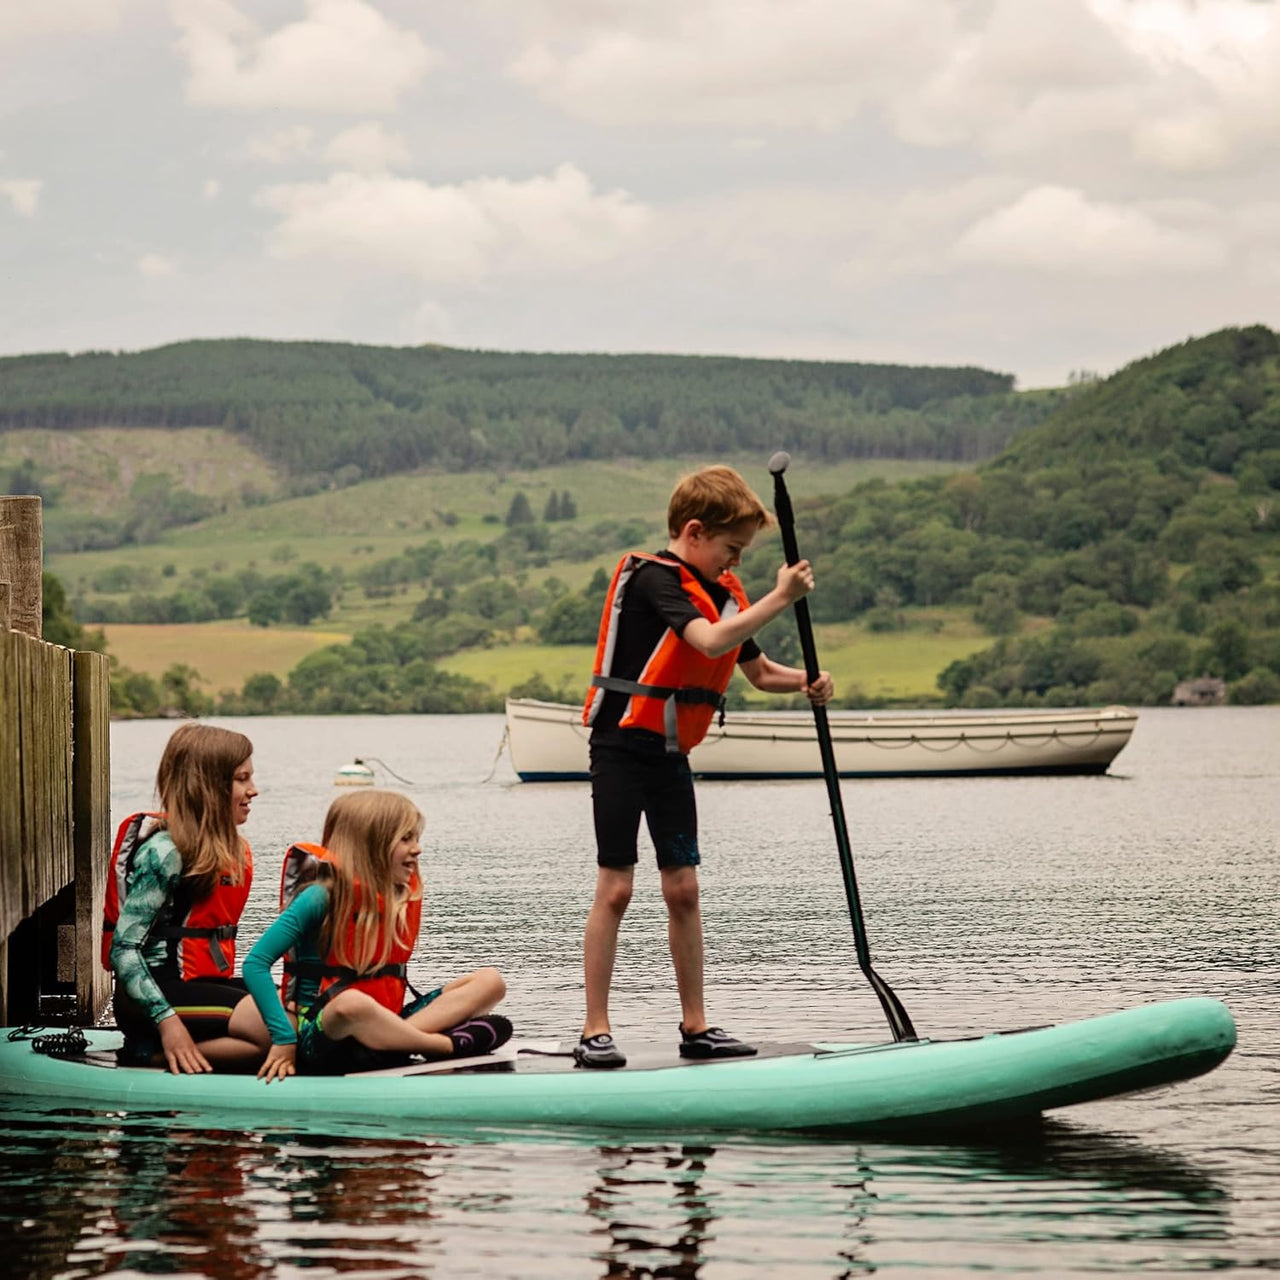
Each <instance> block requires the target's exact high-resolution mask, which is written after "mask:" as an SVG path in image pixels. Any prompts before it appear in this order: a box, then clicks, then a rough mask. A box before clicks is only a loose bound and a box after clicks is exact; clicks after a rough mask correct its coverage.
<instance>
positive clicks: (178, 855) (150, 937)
mask: <svg viewBox="0 0 1280 1280" xmlns="http://www.w3.org/2000/svg"><path fill="white" fill-rule="evenodd" d="M156 794H157V795H158V796H159V799H160V803H161V805H162V807H163V808H162V811H161V812H155V813H136V814H133V815H131V816H130V817H128V818H126V819H125V820H124V822H123V823H122V824H121V826H120V831H119V834H118V835H117V837H116V845H115V849H114V851H113V853H112V858H111V874H110V877H109V880H108V885H107V898H106V906H105V909H104V913H103V933H102V959H103V963H104V965H106V966H107V967H108V968H110V969H111V970H112V971H113V972H114V973H115V976H116V987H115V997H114V1010H115V1016H116V1025H117V1026H118V1027H119V1028H120V1029H121V1030H122V1031H123V1032H124V1035H125V1044H124V1048H123V1049H122V1050H121V1054H120V1057H121V1060H122V1062H124V1063H126V1064H128V1065H135V1066H146V1065H152V1064H154V1065H165V1066H167V1067H168V1069H169V1070H170V1071H172V1072H174V1073H175V1074H176V1073H179V1072H203V1071H214V1070H232V1071H234V1070H246V1069H249V1068H251V1067H254V1066H256V1065H257V1063H258V1062H259V1061H261V1059H262V1055H263V1053H264V1052H265V1051H266V1049H267V1046H268V1044H269V1043H270V1040H269V1037H268V1036H267V1030H266V1027H265V1025H264V1024H263V1022H262V1019H261V1018H260V1017H259V1016H258V1012H257V1010H256V1008H255V1007H254V1005H253V1002H252V1000H250V999H249V998H248V995H247V993H246V988H245V986H244V983H243V982H242V981H240V980H239V979H237V978H235V977H234V970H235V954H236V953H235V939H236V931H237V927H238V925H239V921H240V915H241V912H242V911H243V910H244V904H245V900H246V899H247V898H248V896H249V888H250V886H251V884H252V883H253V853H252V851H251V849H250V848H249V843H248V841H246V840H245V839H244V838H243V837H242V836H241V835H240V832H239V827H241V826H242V825H243V824H244V823H245V821H246V820H247V819H248V817H249V808H250V805H251V804H252V802H253V798H254V796H256V795H257V794H258V789H257V787H256V786H255V785H254V781H253V743H251V742H250V741H249V739H248V738H246V737H245V736H244V734H242V733H234V732H232V731H231V730H229V729H219V728H216V727H214V726H213V725H205V724H185V725H183V726H182V727H181V728H180V729H178V730H177V731H176V732H175V733H174V734H173V735H172V736H171V737H170V738H169V741H168V743H167V744H166V746H165V749H164V754H163V755H162V756H161V758H160V767H159V769H158V770H157V772H156Z"/></svg>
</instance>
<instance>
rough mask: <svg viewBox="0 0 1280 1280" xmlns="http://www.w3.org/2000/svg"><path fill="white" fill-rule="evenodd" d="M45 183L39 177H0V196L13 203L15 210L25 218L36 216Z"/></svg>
mask: <svg viewBox="0 0 1280 1280" xmlns="http://www.w3.org/2000/svg"><path fill="white" fill-rule="evenodd" d="M43 188H44V183H43V182H41V180H40V179H39V178H0V196H4V197H5V199H7V200H8V201H9V203H10V204H11V205H13V211H14V212H15V213H20V214H21V215H22V216H23V217H24V218H32V217H34V216H35V212H36V207H37V206H38V205H39V203H40V192H41V191H42V190H43Z"/></svg>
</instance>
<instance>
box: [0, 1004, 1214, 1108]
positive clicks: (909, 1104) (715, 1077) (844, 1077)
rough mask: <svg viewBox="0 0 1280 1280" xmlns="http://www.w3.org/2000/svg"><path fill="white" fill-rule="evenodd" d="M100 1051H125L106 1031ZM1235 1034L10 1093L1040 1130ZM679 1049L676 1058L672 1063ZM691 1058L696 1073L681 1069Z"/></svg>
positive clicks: (24, 1047)
mask: <svg viewBox="0 0 1280 1280" xmlns="http://www.w3.org/2000/svg"><path fill="white" fill-rule="evenodd" d="M90 1039H91V1042H92V1045H93V1048H94V1050H96V1051H99V1052H97V1053H91V1054H90V1055H89V1057H90V1058H97V1059H98V1060H99V1061H100V1062H102V1063H109V1062H111V1061H112V1060H113V1057H112V1055H110V1054H109V1053H103V1052H101V1051H102V1050H109V1049H111V1048H113V1047H114V1046H115V1045H116V1044H118V1043H119V1040H118V1035H117V1034H116V1033H114V1032H102V1031H95V1032H92V1033H90ZM1235 1039H1236V1030H1235V1024H1234V1022H1233V1020H1232V1017H1231V1014H1230V1012H1229V1011H1228V1010H1227V1009H1226V1007H1225V1006H1224V1005H1222V1004H1221V1003H1220V1002H1218V1001H1216V1000H1210V999H1204V998H1195V999H1185V1000H1172V1001H1164V1002H1162V1003H1159V1004H1153V1005H1145V1006H1141V1007H1139V1008H1134V1009H1128V1010H1124V1011H1121V1012H1119V1013H1113V1014H1106V1015H1103V1016H1101V1017H1096V1018H1089V1019H1085V1020H1083V1021H1079V1022H1074V1023H1065V1024H1062V1025H1060V1026H1053V1027H1042V1028H1035V1029H1031V1030H1026V1031H1015V1032H1003V1033H995V1034H992V1035H986V1036H980V1037H974V1038H971V1039H965V1040H952V1041H919V1042H904V1043H900V1044H893V1043H887V1044H875V1045H842V1046H814V1045H805V1046H781V1047H778V1048H775V1049H773V1050H771V1051H767V1052H765V1053H762V1055H761V1056H760V1057H759V1058H753V1059H740V1060H736V1061H731V1062H719V1063H696V1064H695V1063H681V1060H679V1059H678V1058H676V1057H675V1055H674V1053H672V1052H671V1051H670V1050H669V1049H668V1050H665V1051H663V1050H657V1051H654V1054H655V1055H656V1056H646V1054H645V1053H644V1052H641V1053H638V1054H636V1055H635V1056H633V1058H632V1060H631V1063H630V1065H628V1066H627V1067H626V1068H625V1069H623V1070H620V1071H583V1070H575V1069H573V1068H572V1065H571V1062H570V1060H569V1059H568V1058H567V1057H566V1056H554V1057H552V1056H546V1055H545V1054H542V1055H533V1056H531V1057H529V1058H527V1059H526V1058H525V1057H524V1055H520V1056H517V1057H516V1058H514V1060H512V1059H508V1060H507V1061H505V1062H496V1063H495V1062H489V1063H487V1064H481V1065H476V1066H473V1067H472V1068H471V1069H467V1070H463V1069H453V1070H449V1071H447V1072H440V1071H439V1070H438V1069H437V1070H434V1071H432V1072H431V1073H428V1074H423V1075H412V1074H408V1075H406V1074H387V1073H374V1074H372V1075H370V1076H346V1077H309V1078H300V1077H294V1078H292V1079H289V1080H286V1081H283V1082H280V1083H276V1084H272V1085H265V1084H263V1083H261V1082H260V1081H258V1080H256V1079H254V1078H252V1077H248V1076H229V1075H213V1076H210V1075H203V1076H174V1075H170V1074H168V1073H167V1072H163V1071H157V1070H145V1069H138V1068H127V1067H115V1066H112V1065H95V1064H94V1063H93V1062H91V1061H85V1060H69V1059H59V1058H54V1057H49V1056H46V1055H43V1054H39V1053H36V1052H35V1051H34V1050H33V1049H32V1047H31V1044H30V1042H29V1041H8V1042H4V1043H0V1089H2V1090H3V1092H4V1093H6V1094H10V1095H25V1096H28V1097H31V1098H33V1099H34V1098H39V1099H41V1100H43V1102H45V1103H48V1104H57V1105H76V1104H81V1105H84V1104H89V1105H98V1106H102V1107H106V1108H110V1109H113V1110H128V1111H157V1110H161V1111H177V1112H183V1113H187V1114H194V1115H197V1116H202V1117H205V1118H206V1121H207V1123H209V1124H210V1126H211V1127H226V1124H227V1116H228V1115H229V1114H230V1115H234V1116H235V1117H238V1118H239V1119H238V1122H239V1123H242V1124H243V1123H252V1122H263V1121H266V1122H274V1123H287V1124H290V1125H299V1124H306V1123H308V1122H310V1123H313V1124H319V1125H321V1126H326V1125H332V1124H333V1122H334V1121H335V1120H338V1119H342V1120H347V1121H372V1122H377V1123H380V1124H385V1125H387V1126H390V1127H392V1128H394V1129H397V1130H399V1131H402V1132H403V1131H412V1132H418V1131H421V1129H422V1127H423V1126H424V1125H443V1126H447V1127H451V1126H456V1125H466V1126H473V1125H474V1126H483V1127H500V1128H508V1127H523V1126H551V1127H556V1128H561V1127H582V1126H586V1127H590V1128H604V1129H624V1130H628V1131H634V1130H664V1131H672V1130H732V1131H745V1132H771V1133H775V1132H787V1131H795V1132H810V1131H830V1132H839V1133H860V1132H866V1133H872V1132H885V1133H906V1132H927V1131H934V1130H944V1129H954V1128H963V1127H967V1126H974V1125H982V1126H989V1125H991V1124H995V1123H1001V1124H1003V1123H1013V1122H1019V1121H1026V1120H1030V1119H1032V1118H1034V1117H1036V1116H1038V1115H1040V1114H1041V1113H1042V1112H1044V1111H1047V1110H1051V1109H1055V1108H1059V1107H1065V1106H1070V1105H1074V1104H1078V1103H1083V1102H1090V1101H1095V1100H1097V1099H1099V1098H1105V1097H1110V1096H1113V1095H1116V1094H1120V1093H1132V1092H1134V1091H1137V1090H1142V1089H1150V1088H1154V1087H1157V1086H1160V1085H1166V1084H1170V1083H1173V1082H1175V1081H1178V1080H1185V1079H1188V1078H1190V1077H1192V1076H1196V1075H1199V1074H1202V1073H1203V1072H1205V1071H1209V1070H1211V1069H1212V1068H1213V1067H1215V1066H1216V1065H1217V1064H1218V1063H1220V1062H1221V1061H1222V1060H1223V1059H1224V1058H1226V1056H1227V1055H1228V1054H1229V1053H1230V1052H1231V1049H1232V1048H1233V1046H1234V1045H1235ZM664 1052H665V1055H666V1056H665V1057H664V1056H663V1055H664ZM677 1063H680V1065H676V1064H677Z"/></svg>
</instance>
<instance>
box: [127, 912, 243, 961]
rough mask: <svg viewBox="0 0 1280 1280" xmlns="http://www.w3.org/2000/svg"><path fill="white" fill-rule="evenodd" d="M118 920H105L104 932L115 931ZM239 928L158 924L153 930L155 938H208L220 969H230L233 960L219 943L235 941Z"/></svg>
mask: <svg viewBox="0 0 1280 1280" xmlns="http://www.w3.org/2000/svg"><path fill="white" fill-rule="evenodd" d="M115 931H116V922H115V921H114V920H104V921H103V922H102V932H103V933H115ZM237 932H238V929H237V927H236V926H235V925H233V924H220V925H214V926H211V927H209V928H207V929H197V928H193V927H191V926H189V925H178V924H169V925H158V926H156V928H154V929H152V930H151V937H153V938H208V939H209V953H210V955H212V956H213V962H214V964H216V965H217V966H218V969H219V971H222V970H226V969H230V968H231V961H230V959H229V958H228V956H227V953H226V952H225V951H224V950H223V949H222V947H221V946H220V945H219V944H220V943H223V942H230V941H233V940H234V938H235V936H236V933H237Z"/></svg>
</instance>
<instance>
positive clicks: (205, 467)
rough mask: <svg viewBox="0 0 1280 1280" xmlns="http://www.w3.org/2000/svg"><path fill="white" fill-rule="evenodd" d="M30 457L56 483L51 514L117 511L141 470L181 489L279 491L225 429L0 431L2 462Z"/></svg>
mask: <svg viewBox="0 0 1280 1280" xmlns="http://www.w3.org/2000/svg"><path fill="white" fill-rule="evenodd" d="M25 458H31V459H33V460H34V461H35V462H36V463H37V464H38V465H39V468H40V472H41V474H42V475H46V476H48V477H50V478H51V479H53V480H54V481H56V482H57V485H58V487H59V490H60V495H59V499H58V504H57V505H56V506H54V507H51V508H49V510H48V511H47V512H46V517H45V518H46V520H49V521H53V522H55V523H56V521H57V519H58V513H59V512H60V511H66V512H75V513H77V514H83V513H85V512H86V511H88V512H93V513H94V514H97V515H102V514H106V513H108V512H110V511H112V510H114V509H116V508H117V507H118V506H119V504H120V502H121V500H122V499H123V498H124V497H126V496H127V495H128V493H129V488H130V486H131V485H132V484H133V482H134V481H135V480H136V479H137V478H138V477H139V476H143V475H167V476H170V477H172V479H173V480H174V481H175V482H176V483H177V484H179V485H181V486H182V488H184V489H189V490H190V491H191V492H192V493H199V494H202V495H204V496H205V497H209V498H218V499H227V500H233V501H238V500H239V498H240V495H241V493H242V492H243V491H244V490H245V488H246V487H249V488H253V489H256V490H257V491H258V492H259V493H263V494H274V493H276V492H277V491H278V490H279V487H280V482H279V477H278V476H277V475H276V472H275V470H274V469H273V468H272V467H271V466H270V465H269V464H268V463H266V462H264V461H263V459H262V458H261V457H260V456H259V455H258V454H257V453H255V452H254V451H253V450H252V449H250V448H248V447H246V445H245V444H244V442H243V441H242V440H241V439H240V437H239V436H236V435H233V434H232V433H231V432H229V431H224V430H222V428H220V427H188V428H186V429H184V430H182V431H179V432H175V431H169V430H166V429H164V428H161V427H94V428H92V429H91V430H87V431H43V430H15V431H6V432H4V433H2V434H0V465H6V466H11V465H15V464H17V463H19V462H21V461H22V460H23V459H25Z"/></svg>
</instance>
